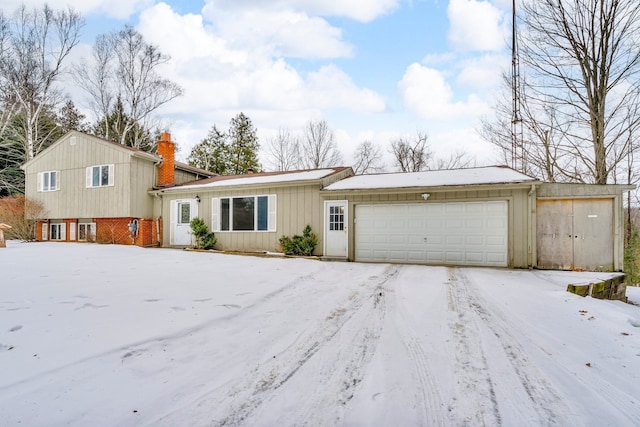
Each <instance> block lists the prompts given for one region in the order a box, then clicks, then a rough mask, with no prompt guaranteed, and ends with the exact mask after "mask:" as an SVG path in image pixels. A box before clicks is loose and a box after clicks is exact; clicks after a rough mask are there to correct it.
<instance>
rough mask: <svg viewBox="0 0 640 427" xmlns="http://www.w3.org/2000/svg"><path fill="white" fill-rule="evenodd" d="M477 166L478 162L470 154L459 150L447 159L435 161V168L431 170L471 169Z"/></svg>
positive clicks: (432, 167)
mask: <svg viewBox="0 0 640 427" xmlns="http://www.w3.org/2000/svg"><path fill="white" fill-rule="evenodd" d="M475 166H476V161H475V159H474V158H472V157H471V156H470V155H469V153H467V152H466V151H464V150H457V151H455V152H453V153H451V154H449V155H448V156H447V157H438V158H435V159H434V160H433V166H430V167H429V169H434V170H442V169H461V168H471V167H475Z"/></svg>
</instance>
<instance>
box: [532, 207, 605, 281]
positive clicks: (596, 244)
mask: <svg viewBox="0 0 640 427" xmlns="http://www.w3.org/2000/svg"><path fill="white" fill-rule="evenodd" d="M536 222H537V232H536V234H537V236H536V239H537V254H538V264H537V265H538V268H551V269H562V270H592V271H611V270H613V200H612V199H576V200H570V199H564V200H538V202H537V215H536Z"/></svg>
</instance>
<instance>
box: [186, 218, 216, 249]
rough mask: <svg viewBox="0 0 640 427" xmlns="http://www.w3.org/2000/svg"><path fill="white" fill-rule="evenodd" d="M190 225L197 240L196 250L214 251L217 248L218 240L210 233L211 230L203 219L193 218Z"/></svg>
mask: <svg viewBox="0 0 640 427" xmlns="http://www.w3.org/2000/svg"><path fill="white" fill-rule="evenodd" d="M190 225H191V232H192V233H193V236H194V237H195V238H196V249H212V248H213V247H214V246H215V244H216V242H217V241H218V239H216V237H215V235H214V234H213V233H211V232H209V228H208V227H207V224H205V223H204V220H203V219H202V218H198V217H196V218H193V219H192V220H191V223H190Z"/></svg>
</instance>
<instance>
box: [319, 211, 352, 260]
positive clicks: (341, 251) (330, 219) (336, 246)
mask: <svg viewBox="0 0 640 427" xmlns="http://www.w3.org/2000/svg"><path fill="white" fill-rule="evenodd" d="M347 206H348V202H347V201H346V200H331V201H327V202H325V204H324V208H325V215H324V256H328V257H345V258H346V257H347V249H348V244H347V242H348V233H347V230H348V216H347Z"/></svg>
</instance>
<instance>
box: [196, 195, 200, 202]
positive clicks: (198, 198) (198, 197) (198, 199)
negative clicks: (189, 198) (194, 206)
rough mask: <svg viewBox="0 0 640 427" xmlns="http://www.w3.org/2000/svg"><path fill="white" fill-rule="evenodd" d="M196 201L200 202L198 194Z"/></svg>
mask: <svg viewBox="0 0 640 427" xmlns="http://www.w3.org/2000/svg"><path fill="white" fill-rule="evenodd" d="M196 202H198V203H200V196H198V195H196Z"/></svg>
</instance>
